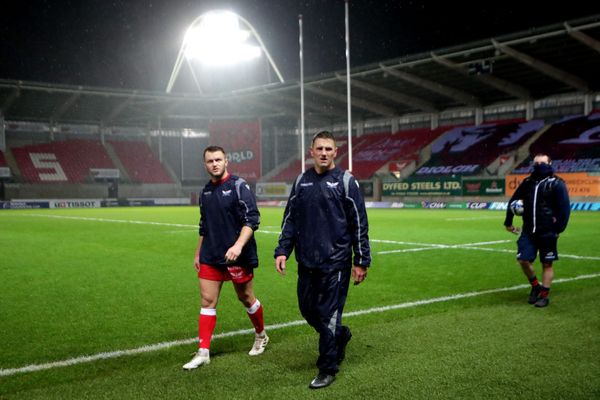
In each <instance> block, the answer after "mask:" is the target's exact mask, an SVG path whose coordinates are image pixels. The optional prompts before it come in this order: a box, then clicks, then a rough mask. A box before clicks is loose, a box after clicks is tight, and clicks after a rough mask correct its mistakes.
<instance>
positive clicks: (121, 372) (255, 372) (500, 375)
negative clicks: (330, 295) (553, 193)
mask: <svg viewBox="0 0 600 400" xmlns="http://www.w3.org/2000/svg"><path fill="white" fill-rule="evenodd" d="M261 213H262V224H261V231H259V232H258V233H257V234H256V237H257V241H258V245H259V253H260V258H261V262H262V264H261V266H260V268H259V269H258V270H256V280H255V290H256V293H257V296H258V297H259V298H260V300H261V302H262V303H263V304H264V307H265V318H266V322H267V324H280V323H286V322H290V321H297V320H301V319H302V318H301V316H300V314H299V312H298V309H297V304H296V296H295V284H296V277H295V274H294V273H293V271H294V270H295V263H294V262H291V263H290V267H289V268H288V275H287V276H286V277H285V278H282V277H280V276H279V275H278V274H277V273H276V272H275V270H274V267H273V259H272V253H273V249H274V247H275V245H276V241H277V234H276V233H272V232H276V231H277V230H278V226H279V224H280V222H281V217H282V214H283V210H282V209H276V208H265V209H262V210H261ZM64 217H67V218H64ZM106 220H112V221H106ZM119 221H143V222H145V223H143V224H138V223H135V224H134V223H126V222H119ZM197 221H198V212H197V209H196V208H193V207H172V208H171V207H158V208H113V209H95V210H83V209H81V210H42V211H40V210H35V211H25V210H23V211H21V210H19V211H13V210H3V211H2V212H0V276H1V278H2V279H0V327H1V329H0V341H1V342H0V343H1V344H0V369H2V370H6V369H11V368H20V367H24V366H27V365H36V364H44V363H49V362H54V361H62V360H66V359H71V358H76V357H80V356H83V355H94V354H98V353H101V352H110V351H116V350H125V349H134V348H139V347H141V346H144V345H152V344H156V343H161V342H169V341H175V340H182V339H189V338H192V337H194V336H196V333H197V332H196V330H197V314H198V309H199V297H198V288H197V279H196V274H195V270H194V268H193V266H192V256H193V253H194V249H195V245H196V242H197ZM369 221H370V237H371V239H373V242H372V251H373V253H374V255H373V265H372V269H371V270H370V272H369V277H368V279H367V281H366V282H365V283H364V284H362V285H360V286H357V287H351V289H350V294H349V297H348V302H347V305H346V312H352V311H360V310H368V309H371V308H374V307H381V306H389V305H396V304H402V303H408V302H414V301H418V300H428V299H432V298H437V297H443V296H449V295H455V294H461V293H467V292H477V291H482V290H490V289H497V288H505V287H507V288H510V287H514V286H516V285H521V284H524V283H526V281H525V278H524V276H523V275H522V273H521V272H520V268H519V267H518V265H517V264H516V262H515V260H514V250H515V243H514V241H515V239H516V236H513V235H510V234H509V233H507V232H506V231H504V229H503V226H502V221H503V213H501V212H493V211H461V210H434V211H427V210H369ZM151 222H152V223H158V224H150V223H151ZM323 223H326V222H325V221H324V222H323ZM177 224H179V225H183V226H178V225H177ZM599 227H600V214H599V213H586V212H579V213H574V214H573V215H572V219H571V222H570V225H569V227H568V229H567V231H566V232H565V233H564V234H563V235H561V239H560V240H559V253H560V254H561V255H562V257H561V260H560V261H559V262H558V263H557V264H556V268H555V270H556V279H564V278H573V277H577V276H581V275H589V274H600V247H599V246H598V244H597V243H598V234H599V233H600V229H599ZM381 240H387V241H395V242H412V243H413V244H400V243H384V242H381ZM502 240H506V242H500V243H492V244H485V245H478V246H471V248H464V247H462V248H460V247H459V248H439V247H438V248H433V247H431V246H428V245H431V244H438V245H439V244H444V245H461V244H467V243H481V242H496V241H502ZM417 248H421V249H423V248H428V249H426V250H420V251H414V249H417ZM477 248H485V249H488V250H481V249H480V250H477ZM398 250H402V251H403V252H395V253H388V254H379V252H385V251H398ZM567 255H572V256H583V257H587V258H572V257H567ZM536 267H537V265H536ZM537 269H538V271H539V267H537ZM599 283H600V276H597V277H592V278H589V279H581V280H575V281H568V282H563V283H557V284H555V285H554V287H553V288H552V292H551V299H552V300H551V305H550V307H548V308H546V309H536V308H534V307H532V306H529V305H528V304H527V303H526V297H527V294H528V289H526V288H521V289H516V290H508V291H504V292H497V293H490V294H481V295H477V296H474V297H469V298H461V299H456V300H451V301H445V302H437V303H431V304H424V305H418V306H413V307H407V308H401V309H394V310H387V311H383V312H377V313H368V314H362V315H357V316H352V317H348V318H347V319H346V323H347V324H348V325H350V327H351V328H352V330H353V333H354V338H353V339H352V341H351V342H350V344H349V348H348V355H347V358H346V361H345V362H344V364H343V365H342V369H341V373H340V374H339V375H338V379H337V381H336V382H335V383H334V384H333V385H332V386H331V387H329V388H327V389H325V390H322V391H310V390H309V389H308V388H307V385H308V382H309V381H310V379H311V378H312V377H313V375H314V374H315V372H316V369H315V366H314V363H315V361H316V357H317V335H316V334H315V333H314V332H313V331H312V330H311V329H310V328H309V327H308V326H306V325H301V326H289V327H285V328H281V329H276V330H272V331H271V332H270V336H271V339H272V341H271V344H270V345H269V348H268V349H267V351H266V352H265V354H264V355H262V356H260V357H256V358H252V357H249V356H248V355H247V354H246V353H247V351H248V349H249V348H250V345H251V343H252V340H253V337H252V334H244V335H234V336H230V337H225V338H219V339H216V340H214V342H213V346H212V347H213V348H212V362H211V364H210V365H209V366H206V367H202V368H200V369H199V370H196V371H193V372H184V371H182V370H181V365H182V364H183V363H185V362H187V361H188V360H189V358H190V356H191V353H192V352H193V351H194V349H195V347H196V345H195V344H187V345H179V346H174V347H171V348H168V349H165V350H159V351H152V352H148V353H144V354H137V355H129V356H123V357H119V358H113V359H108V360H102V361H94V362H89V363H82V364H78V365H74V366H69V367H60V368H52V369H47V370H42V371H36V372H23V373H17V374H13V375H10V376H1V377H0V398H1V399H4V398H9V399H36V398H43V399H46V398H57V399H68V398H74V399H78V398H90V399H97V398H102V399H104V398H110V399H121V398H169V399H179V398H181V399H187V398H191V397H204V398H213V399H219V398H227V399H237V398H240V399H242V398H243V399H254V398H273V399H279V398H328V399H331V398H340V399H341V398H344V399H346V398H406V399H420V398H423V399H429V398H486V399H489V398H497V399H507V398H515V399H516V398H523V399H525V398H526V399H535V398H540V399H542V398H544V399H559V398H570V399H574V398H581V399H584V398H585V399H589V398H599V397H600V361H599V360H600V313H599V312H598V309H599V307H600V300H599V299H600V285H599ZM248 328H250V323H249V320H248V317H247V316H246V313H245V311H244V309H243V307H242V306H241V304H240V303H239V302H238V301H237V300H236V298H235V295H234V293H233V290H232V288H231V285H230V284H226V285H225V288H224V291H223V293H222V295H221V300H220V303H219V306H218V322H217V328H216V331H215V333H216V334H219V333H224V332H232V331H237V330H240V329H248Z"/></svg>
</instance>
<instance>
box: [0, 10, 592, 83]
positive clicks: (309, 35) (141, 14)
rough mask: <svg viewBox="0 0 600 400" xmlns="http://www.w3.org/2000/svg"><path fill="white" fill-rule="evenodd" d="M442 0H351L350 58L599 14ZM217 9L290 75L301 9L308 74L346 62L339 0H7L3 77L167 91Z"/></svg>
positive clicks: (390, 54) (0, 62) (1, 33)
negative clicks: (190, 44)
mask: <svg viewBox="0 0 600 400" xmlns="http://www.w3.org/2000/svg"><path fill="white" fill-rule="evenodd" d="M438 3H439V2H438V1H436V2H433V1H376V0H363V1H359V0H351V1H350V22H351V28H350V29H351V61H352V66H353V67H356V66H360V65H364V64H368V63H372V62H377V61H383V60H386V59H391V58H396V57H401V56H405V55H410V54H415V53H420V52H424V51H430V50H435V49H439V48H442V47H448V46H453V45H460V44H464V43H467V42H470V41H474V40H479V39H486V38H490V37H494V36H500V35H503V34H507V33H512V32H515V31H522V30H528V31H529V30H534V29H535V28H536V27H541V26H544V25H548V24H554V23H559V22H563V21H566V20H570V19H576V18H581V17H586V16H590V15H594V14H600V5H598V3H597V2H594V1H590V0H588V1H568V2H564V3H563V4H562V5H561V6H552V5H551V4H552V3H551V2H536V3H537V4H540V6H539V7H533V6H531V5H529V6H528V7H530V8H527V9H524V8H523V4H526V3H527V4H530V3H532V2H526V1H522V0H521V1H513V0H503V1H496V2H492V1H481V2H479V4H478V3H474V2H460V1H446V2H443V5H439V4H438ZM594 3H595V4H594ZM215 8H218V9H223V8H228V9H231V10H233V11H235V12H237V13H238V14H240V15H242V16H243V17H244V18H246V19H247V20H248V21H249V22H250V23H251V24H252V25H253V26H254V27H255V28H256V30H257V31H258V32H259V34H260V35H261V37H262V38H263V40H264V41H265V44H266V47H267V48H268V49H269V51H270V52H271V53H272V56H273V58H274V59H275V62H276V63H277V64H278V65H279V68H280V69H281V72H282V74H283V76H284V78H285V79H286V80H291V81H294V80H298V78H299V74H300V73H299V62H298V14H302V15H303V17H304V18H303V20H304V60H305V61H304V68H305V76H306V77H311V76H315V75H318V74H320V73H327V72H332V71H336V70H344V69H345V57H344V51H345V49H344V1H343V0H304V1H301V0H298V1H290V0H245V1H242V0H238V1H208V0H206V1H204V0H196V1H184V0H169V1H140V0H132V1H117V0H115V1H110V0H96V1H85V0H82V1H75V0H73V1H66V0H65V1H60V0H48V1H41V0H18V1H13V0H3V1H2V2H1V5H0V39H1V40H0V46H1V48H0V53H1V58H0V79H13V80H25V81H36V82H46V83H59V84H70V85H86V86H103V87H111V88H124V89H138V90H155V91H163V90H164V89H165V86H166V84H167V81H168V78H169V75H170V73H171V69H172V68H173V64H174V62H175V59H176V56H177V52H178V50H179V46H180V45H181V40H182V39H183V33H184V32H185V28H186V27H187V26H188V25H189V24H190V23H191V22H192V21H193V20H194V19H195V18H196V17H197V16H198V15H200V14H202V13H203V12H206V11H208V10H210V9H215ZM599 39H600V38H599Z"/></svg>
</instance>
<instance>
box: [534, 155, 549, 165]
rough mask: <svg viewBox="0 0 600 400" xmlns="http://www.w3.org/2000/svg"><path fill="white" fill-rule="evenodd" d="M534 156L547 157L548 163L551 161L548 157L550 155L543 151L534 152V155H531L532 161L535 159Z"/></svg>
mask: <svg viewBox="0 0 600 400" xmlns="http://www.w3.org/2000/svg"><path fill="white" fill-rule="evenodd" d="M536 157H548V163H550V164H551V163H552V157H550V155H549V154H548V153H544V152H540V153H536V155H535V156H533V158H532V161H533V160H535V158H536Z"/></svg>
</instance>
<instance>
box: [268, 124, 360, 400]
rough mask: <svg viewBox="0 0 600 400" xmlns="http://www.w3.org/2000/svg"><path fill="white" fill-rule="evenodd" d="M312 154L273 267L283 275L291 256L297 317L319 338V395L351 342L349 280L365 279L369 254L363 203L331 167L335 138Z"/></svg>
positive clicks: (322, 141)
mask: <svg viewBox="0 0 600 400" xmlns="http://www.w3.org/2000/svg"><path fill="white" fill-rule="evenodd" d="M310 151H311V155H312V158H313V160H314V168H311V169H309V170H307V171H306V172H305V173H303V174H301V175H300V176H299V177H298V178H297V179H296V181H295V182H294V186H293V187H292V191H291V193H290V197H289V199H288V203H287V207H286V209H285V213H284V217H283V222H282V228H281V229H282V232H281V236H280V237H279V245H278V246H277V248H276V249H275V267H276V268H277V271H278V272H279V273H280V274H282V275H284V274H285V264H286V260H287V259H288V257H289V256H290V254H291V253H292V250H295V254H296V260H297V261H298V303H299V307H300V312H301V313H302V316H303V317H304V318H305V319H306V321H307V322H308V323H309V324H310V325H311V326H312V327H313V328H314V329H315V330H316V331H317V332H318V333H319V358H318V360H317V367H318V368H319V373H318V374H317V376H316V377H315V378H314V379H313V380H312V381H311V383H310V385H309V387H310V388H313V389H317V388H322V387H326V386H329V385H330V384H331V383H332V382H333V380H334V379H335V374H336V373H337V372H338V368H339V364H340V363H341V362H342V361H343V359H344V356H345V348H346V344H347V343H348V341H349V340H350V338H351V337H352V334H351V333H350V329H349V328H348V327H347V326H343V325H342V312H343V309H344V304H345V303H346V296H347V294H348V286H349V282H350V276H352V278H353V280H354V283H355V284H359V283H360V282H362V281H363V280H364V279H365V278H366V276H367V268H368V267H369V265H370V263H371V252H370V247H369V236H368V231H369V227H368V221H367V213H366V210H365V204H364V200H363V198H362V195H361V193H360V190H359V187H358V182H357V181H356V180H355V179H354V177H353V176H352V175H351V174H350V173H349V172H347V171H346V172H345V171H342V170H341V169H339V168H337V167H336V166H335V164H334V160H335V156H336V154H337V148H336V144H335V139H334V137H333V135H332V134H331V133H329V132H327V131H323V132H319V133H318V134H316V135H315V137H314V138H313V141H312V146H311V150H310ZM353 252H354V260H353V259H352V253H353Z"/></svg>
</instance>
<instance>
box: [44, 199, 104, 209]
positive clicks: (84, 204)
mask: <svg viewBox="0 0 600 400" xmlns="http://www.w3.org/2000/svg"><path fill="white" fill-rule="evenodd" d="M98 206H99V205H98V203H97V202H96V201H94V200H79V201H77V200H73V201H70V200H69V201H67V200H63V201H54V202H53V203H52V208H95V207H98Z"/></svg>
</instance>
